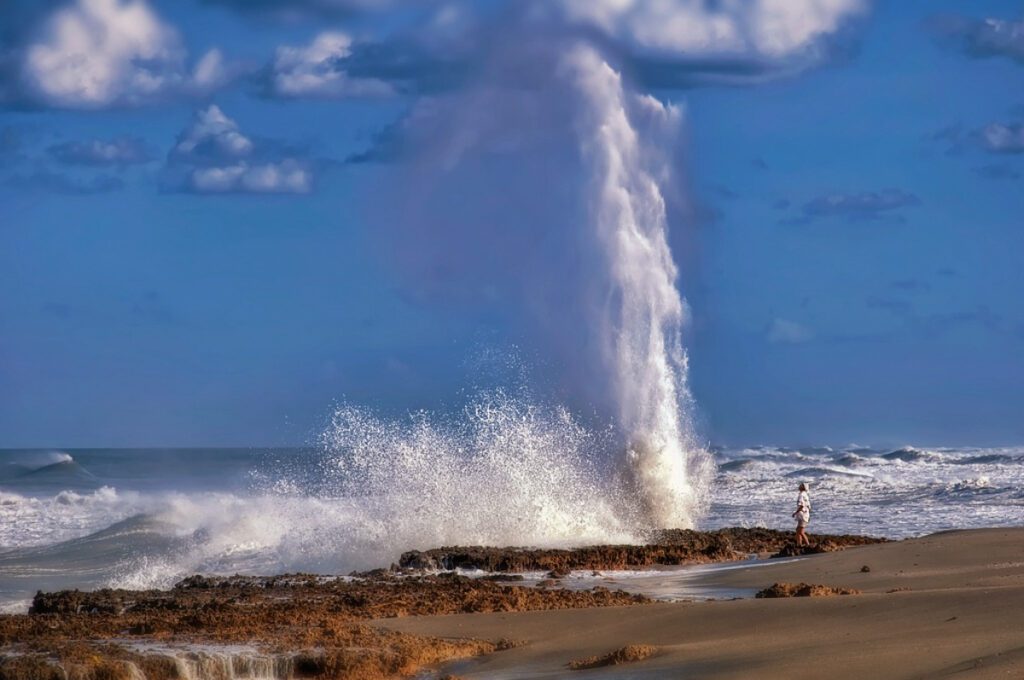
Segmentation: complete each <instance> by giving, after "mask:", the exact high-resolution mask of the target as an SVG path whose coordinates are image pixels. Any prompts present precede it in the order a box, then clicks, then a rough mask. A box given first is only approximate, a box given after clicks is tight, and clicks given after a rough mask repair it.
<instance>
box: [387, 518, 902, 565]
mask: <svg viewBox="0 0 1024 680" xmlns="http://www.w3.org/2000/svg"><path fill="white" fill-rule="evenodd" d="M647 538H648V540H649V541H650V543H648V544H647V545H598V546H588V547H583V548H572V549H536V548H490V547H483V546H469V547H462V546H456V547H445V548H435V549H433V550H426V551H418V550H412V551H409V552H406V553H403V554H402V557H401V559H400V560H399V567H400V568H403V569H447V570H451V569H479V570H483V571H490V572H523V571H545V572H550V573H554V574H566V573H568V572H569V571H573V570H581V569H585V570H588V571H592V570H610V569H635V568H643V567H649V566H654V565H681V564H705V563H709V562H727V561H731V560H739V559H744V558H746V557H747V556H749V555H751V554H763V553H773V554H772V557H795V556H800V555H811V554H815V553H823V552H831V551H834V550H841V549H843V548H847V547H851V546H858V545H867V544H870V543H881V542H883V541H884V539H879V538H871V537H869V536H851V535H836V536H824V535H822V536H819V537H817V538H818V543H816V544H815V545H813V546H806V547H802V548H800V547H797V546H796V545H795V544H794V543H793V542H792V541H793V533H792V532H788V531H776V530H773V529H760V528H753V529H743V528H731V529H719V530H717V531H694V530H690V529H671V530H662V531H657V532H652V533H651V534H650V535H649V536H648V537H647ZM420 565H433V566H429V567H423V566H420Z"/></svg>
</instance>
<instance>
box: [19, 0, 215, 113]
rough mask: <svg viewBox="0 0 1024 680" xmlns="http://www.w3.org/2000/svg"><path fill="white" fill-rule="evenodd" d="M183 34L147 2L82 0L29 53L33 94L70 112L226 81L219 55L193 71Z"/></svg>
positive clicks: (56, 17)
mask: <svg viewBox="0 0 1024 680" xmlns="http://www.w3.org/2000/svg"><path fill="white" fill-rule="evenodd" d="M187 57H188V54H187V51H186V50H185V48H184V46H183V44H182V41H181V37H180V36H179V34H178V31H177V30H176V29H175V28H174V27H173V26H171V25H170V24H168V23H166V22H164V21H163V20H162V19H161V18H160V16H159V15H158V14H157V13H156V12H155V11H154V10H153V8H152V7H150V5H149V4H148V3H147V2H146V1H145V0H75V1H74V2H73V3H72V4H70V5H68V6H66V7H63V8H61V9H58V10H56V11H54V12H53V13H52V14H51V15H50V17H49V18H48V19H47V20H46V22H45V23H44V26H43V30H42V32H41V34H40V38H39V39H38V40H37V41H36V42H33V43H31V44H29V45H28V46H27V47H26V48H25V51H24V55H23V59H22V64H21V75H22V79H23V81H24V83H25V85H26V86H27V88H28V90H29V93H30V95H31V96H32V97H33V98H35V99H37V100H39V101H41V102H42V103H45V104H49V105H52V106H57V107H63V108H81V109H98V108H104V107H108V106H112V105H138V104H142V103H146V102H149V101H153V100H156V99H160V98H163V97H167V96H169V95H172V94H182V93H192V92H197V91H198V92H206V91H209V90H210V89H212V88H213V87H216V86H219V85H221V84H223V82H224V81H225V80H226V73H227V71H226V69H225V67H224V65H223V58H222V56H221V55H220V52H219V51H217V50H211V51H210V52H208V53H207V54H206V55H205V56H204V57H203V58H202V59H201V60H200V61H199V63H198V65H197V66H196V69H195V71H194V72H193V73H189V72H188V70H187Z"/></svg>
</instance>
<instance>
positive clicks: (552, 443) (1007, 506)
mask: <svg viewBox="0 0 1024 680" xmlns="http://www.w3.org/2000/svg"><path fill="white" fill-rule="evenodd" d="M518 416H523V414H518ZM524 417H525V416H524ZM556 420H557V418H556ZM516 422H517V423H518V424H519V427H520V428H521V430H520V431H519V434H518V435H516V436H513V435H511V434H508V431H509V427H510V426H509V425H507V424H505V425H502V427H501V428H500V429H501V431H502V432H505V433H506V434H505V435H504V437H502V438H498V440H495V439H494V437H497V435H494V437H492V438H491V439H488V438H487V437H485V436H484V435H483V434H481V433H480V432H475V435H474V437H475V438H473V437H470V438H468V439H456V440H454V441H453V440H451V439H444V437H452V436H454V435H452V434H451V433H446V434H444V435H443V436H442V433H441V432H433V433H421V436H422V437H424V438H425V439H424V441H421V442H419V444H418V445H414V444H413V443H412V442H411V440H410V439H409V432H407V431H404V430H403V431H402V432H401V433H392V434H394V435H395V436H394V437H392V438H390V439H388V438H384V439H378V440H374V441H376V442H378V443H379V444H380V445H381V446H393V447H399V448H402V447H404V451H403V452H397V451H392V454H393V455H383V456H381V458H382V459H384V460H388V461H391V462H390V463H389V464H388V465H385V466H384V467H381V468H379V469H378V470H377V473H378V474H379V478H377V479H375V480H366V479H363V480H362V481H363V482H366V483H367V486H366V487H365V488H363V492H362V493H361V491H360V489H361V487H360V486H359V484H354V483H343V482H344V480H342V479H340V477H343V476H344V475H348V474H352V470H353V467H352V464H351V460H348V459H347V458H346V454H345V452H344V451H336V450H331V449H328V448H324V447H323V446H320V447H316V448H294V449H66V450H0V606H2V607H3V608H4V609H3V611H24V609H25V608H26V606H27V602H28V600H29V598H31V595H32V593H33V592H34V591H36V590H37V589H55V588H95V587H102V586H112V587H129V588H147V587H168V586H170V585H172V584H173V583H174V582H176V581H177V580H178V579H180V578H182V577H183V576H186V575H188V574H192V573H196V572H202V573H214V574H234V573H252V574H273V573H283V572H295V571H304V572H317V573H323V574H339V573H347V572H348V571H350V570H353V569H366V568H372V567H378V566H387V565H388V564H390V563H391V562H393V561H395V560H397V558H398V557H399V555H400V554H401V553H402V552H403V551H405V550H411V549H426V548H431V547H436V546H437V545H440V544H442V543H443V544H453V543H462V544H469V543H474V544H476V543H492V544H494V543H500V544H505V545H509V544H512V545H537V546H555V545H579V544H584V543H599V542H623V541H639V540H642V535H640V532H638V531H636V530H635V529H636V528H635V527H630V526H626V525H624V524H622V523H621V522H620V521H618V520H616V519H615V517H614V516H613V515H614V509H613V507H612V503H611V502H610V501H609V499H608V498H607V497H606V495H602V493H601V491H600V489H601V484H602V483H601V475H602V471H601V470H600V469H597V468H590V467H588V466H587V465H586V464H585V458H584V457H583V454H584V453H585V452H586V448H587V447H588V446H592V445H596V444H597V443H599V442H596V441H595V440H594V439H593V436H592V435H591V434H588V433H587V432H585V431H583V430H579V429H577V428H576V427H575V426H571V425H569V424H566V423H564V422H563V423H562V424H561V425H559V424H558V423H557V422H554V423H553V422H547V421H545V420H543V419H540V420H538V421H536V422H533V423H530V422H529V419H528V418H526V420H525V421H524V420H517V421H516ZM558 427H561V428H562V430H560V431H559V430H558ZM545 428H546V430H545ZM552 428H553V429H555V430H556V432H552V431H551V430H552ZM538 431H547V432H548V434H547V435H546V437H547V438H546V439H544V440H543V441H542V445H540V446H537V447H535V449H534V450H533V452H532V453H531V452H530V451H526V452H525V453H524V451H523V448H522V446H523V442H525V441H527V440H530V438H531V437H534V436H535V435H536V434H537V432H538ZM378 434H380V433H379V432H378ZM399 434H401V435H402V436H401V437H399V436H398V435H399ZM453 446H455V447H457V446H462V447H464V448H463V449H462V450H461V454H463V455H464V456H466V457H465V458H459V454H460V452H459V451H452V450H450V449H448V448H445V447H453ZM473 446H475V447H476V449H475V450H472V451H470V450H467V448H466V447H470V448H471V447H473ZM559 447H560V448H559ZM556 449H559V450H560V451H561V452H562V453H563V455H562V456H561V458H560V459H558V460H554V461H552V460H548V458H550V457H551V456H550V453H551V451H553V450H556ZM439 450H440V451H442V452H443V455H445V456H453V457H454V458H455V459H458V460H461V461H462V462H460V463H458V464H455V463H453V464H452V469H449V470H435V471H434V472H433V473H431V474H433V476H432V477H430V475H426V469H427V468H429V467H431V466H434V465H435V463H436V457H437V456H438V455H441V454H438V453H437V451H439ZM712 451H713V455H714V458H715V462H716V464H717V472H716V474H715V477H714V481H713V482H712V484H711V488H710V492H711V493H710V496H709V498H710V504H709V505H708V506H707V508H706V510H705V513H704V514H703V516H701V518H700V519H699V521H698V528H701V529H714V528H718V527H726V526H767V527H772V528H781V529H787V528H789V527H790V525H791V524H792V521H791V518H790V513H791V512H792V510H793V508H794V507H795V498H796V487H797V485H798V484H799V483H800V482H807V483H809V484H810V491H811V502H812V508H813V510H812V515H811V525H810V530H811V532H810V533H811V534H812V535H813V534H814V533H815V532H821V533H854V534H871V535H876V536H884V537H889V538H903V537H909V536H917V535H922V534H927V533H931V532H934V531H939V530H943V529H951V528H970V527H986V526H1009V525H1014V524H1019V523H1020V521H1021V516H1022V510H1024V448H1013V447H1009V448H966V447H961V448H946V447H929V448H925V447H911V446H907V447H903V448H898V449H884V448H869V447H861V446H848V447H836V448H828V447H822V448H784V447H772V446H759V447H750V448H717V449H712ZM431 452H433V453H431ZM574 452H575V453H574ZM431 456H434V458H431ZM577 457H580V458H582V459H583V462H581V460H577ZM481 459H482V460H481ZM395 461H400V462H395ZM416 461H418V463H417V462H416ZM417 465H419V466H420V467H417ZM417 474H424V475H426V476H427V477H428V479H426V481H423V480H421V481H420V482H419V483H413V482H412V481H410V480H409V479H406V480H402V479H400V477H401V476H402V475H406V476H409V477H415V476H416V475H417ZM588 475H592V477H588ZM389 476H390V477H389ZM389 479H394V480H395V483H394V489H393V490H392V491H389V490H388V487H387V483H388V480H389ZM488 485H491V487H490V488H489V487H488ZM517 485H518V486H520V487H522V489H524V490H525V491H523V492H521V493H520V492H517V491H516V487H517ZM475 508H476V510H475Z"/></svg>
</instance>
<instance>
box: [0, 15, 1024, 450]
mask: <svg viewBox="0 0 1024 680" xmlns="http://www.w3.org/2000/svg"><path fill="white" fill-rule="evenodd" d="M787 8H788V9H787ZM569 40H574V41H587V42H588V43H592V44H594V45H598V46H600V49H601V50H603V53H605V54H607V55H610V56H609V63H611V64H612V65H613V66H614V67H615V68H616V69H617V70H618V71H619V72H621V73H622V76H623V78H624V79H626V80H627V82H629V83H630V85H631V87H633V88H634V89H635V91H636V92H638V93H644V94H649V95H651V96H653V97H656V98H657V99H658V100H660V101H661V102H663V103H665V104H672V105H674V106H676V107H678V109H679V111H681V112H682V113H683V117H684V126H683V134H682V135H681V137H680V138H679V139H678V141H677V144H678V148H677V149H673V150H672V151H673V154H674V157H676V158H677V159H678V161H677V162H678V164H679V168H680V170H681V172H679V173H678V175H677V176H676V179H675V180H674V182H675V184H674V185H673V187H672V189H673V190H674V192H677V193H678V197H679V198H678V200H677V201H676V205H677V207H678V209H675V210H670V217H671V224H670V229H671V231H670V245H671V247H672V252H673V256H674V258H675V261H676V263H677V264H678V267H679V278H678V281H677V285H678V287H679V289H680V291H681V292H682V294H683V295H684V296H685V298H686V300H687V302H688V304H689V308H690V317H689V319H688V320H687V323H686V326H685V328H684V337H685V344H686V347H687V350H688V353H689V367H690V383H691V389H692V392H693V396H694V400H695V403H696V419H697V423H698V427H699V431H700V434H701V436H702V437H704V438H705V439H706V440H707V441H710V442H712V443H720V444H727V445H748V444H776V445H803V444H831V445H837V444H849V443H854V442H855V443H860V444H864V445H878V446H888V445H893V446H896V445H902V444H907V443H912V444H919V445H931V446H938V445H950V446H956V445H978V446H990V445H991V446H995V445H1015V444H1017V445H1019V444H1024V418H1022V417H1021V416H1022V414H1024V388H1022V387H1021V386H1022V385H1024V358H1022V357H1024V305H1022V304H1021V302H1020V300H1021V299H1022V295H1024V274H1022V273H1021V272H1022V268H1021V264H1022V261H1021V253H1022V252H1024V229H1022V227H1024V224H1022V218H1024V94H1022V92H1024V90H1022V85H1024V7H1022V5H1021V3H1020V2H1007V1H996V0H977V1H972V2H951V1H946V0H900V1H899V2H896V1H895V0H888V1H878V2H874V3H869V2H866V0H863V1H862V0H793V1H792V2H789V3H783V4H782V5H779V3H778V2H773V0H748V1H746V2H742V1H737V2H725V3H723V2H717V3H715V2H700V1H698V0H676V1H675V2H668V3H664V2H661V3H657V2H654V1H653V0H634V1H633V2H631V3H621V2H613V1H612V0H593V1H592V2H588V3H584V2H581V0H546V1H544V2H541V1H539V0H538V2H527V1H525V0H523V1H520V2H503V1H502V0H479V1H477V2H470V1H468V0H462V1H458V2H442V1H439V0H438V1H434V0H423V1H421V2H411V1H409V0H295V1H293V2H284V1H278V0H260V1H259V2H242V1H241V0H178V1H176V2H161V1H160V0H60V1H55V0H45V1H42V2H40V1H38V0H33V1H30V0H13V1H11V2H5V3H4V4H3V5H2V6H0V239H2V240H0V446H4V447H84V446H259V445H271V446H278V445H293V444H304V443H307V442H309V441H311V440H312V439H314V438H315V436H316V433H317V432H318V431H319V429H320V428H322V426H323V424H324V421H325V418H326V417H327V416H328V415H329V414H330V411H331V408H332V405H334V404H336V403H338V402H340V401H346V402H350V403H356V404H361V405H366V406H367V407H369V408H373V409H376V410H380V411H383V412H386V413H392V414H401V413H405V412H408V411H413V410H418V409H429V410H441V411H444V410H452V409H457V408H458V407H459V406H460V404H462V403H463V402H464V401H465V399H466V395H467V394H468V393H471V392H472V390H474V389H475V388H477V387H479V386H480V385H484V384H489V383H491V382H501V381H502V380H505V379H506V378H508V376H509V375H512V374H516V375H518V374H520V373H522V372H523V371H525V373H526V374H527V375H530V376H532V377H531V378H530V380H534V379H535V377H536V376H537V375H544V374H559V375H561V374H562V371H561V369H560V362H562V361H563V359H564V357H565V356H567V354H566V351H565V349H564V348H562V350H561V351H559V352H556V351H554V350H553V349H552V348H553V346H554V344H555V341H554V340H553V341H552V342H550V343H549V342H547V341H546V340H545V336H544V335H543V334H541V333H539V332H536V329H537V328H539V327H540V326H541V325H542V324H540V323H536V322H532V321H528V318H529V315H530V310H531V308H532V307H533V305H532V304H531V301H533V300H536V299H538V298H543V297H545V296H549V295H550V296H553V299H560V298H558V295H559V291H557V290H552V289H548V288H542V287H540V286H536V285H533V286H531V285H530V280H528V279H532V280H533V281H540V280H545V281H546V280H548V278H549V277H539V276H534V274H535V273H536V271H537V270H536V269H532V268H535V267H539V266H545V267H548V268H551V267H554V268H556V269H557V268H558V267H559V264H558V263H559V262H560V261H561V260H559V259H558V258H560V257H561V258H562V260H564V261H565V262H571V260H572V257H573V253H566V252H561V251H559V250H558V248H559V247H561V246H564V244H562V243H561V241H560V240H559V237H558V230H559V228H560V221H561V217H564V215H565V213H564V212H561V210H562V208H561V206H562V204H563V202H564V201H566V200H568V198H567V197H569V196H571V195H572V193H573V191H575V190H576V189H577V188H578V186H579V185H580V183H581V181H582V180H581V178H580V177H579V169H578V166H577V164H575V163H574V162H573V161H572V159H571V158H570V157H571V156H572V152H571V150H569V149H567V148H566V147H565V145H564V144H563V143H562V142H561V139H560V131H561V130H562V128H559V127H557V126H554V125H550V126H549V125H548V123H547V122H546V121H547V120H548V119H547V118H545V117H544V116H547V115H549V114H548V113H537V111H538V108H537V101H538V99H539V98H545V100H544V101H545V106H544V107H541V108H540V110H541V111H545V112H546V111H548V110H549V109H550V110H552V111H557V109H558V102H559V101H560V99H559V97H561V94H560V93H559V92H558V91H557V88H556V89H554V90H549V89H545V88H550V87H551V83H550V82H549V81H548V80H545V79H546V78H547V74H548V73H549V72H556V71H557V70H558V65H557V64H556V63H553V62H551V61H550V54H549V52H548V51H547V46H548V45H550V44H553V43H558V42H559V41H569ZM510 55H511V56H510ZM467 101H474V102H476V104H477V106H476V109H477V110H484V111H487V115H486V116H483V117H480V116H477V117H476V118H472V117H466V116H462V115H460V108H459V107H460V106H463V105H464V104H465V103H466V102H467ZM481 101H482V102H484V104H483V105H479V102H481ZM551 102H554V103H553V104H552V103H551ZM488 107H489V108H488ZM550 115H557V114H550ZM523 121H528V123H527V124H524V123H523ZM530 121H539V122H537V124H536V125H533V124H532V122H530ZM453 140H454V141H453ZM466 140H469V141H466ZM456 142H457V144H456ZM459 144H462V145H463V146H465V147H466V148H473V149H476V150H480V149H484V150H485V152H482V151H478V152H477V153H476V155H475V156H472V155H471V156H470V160H469V161H467V160H465V159H466V158H467V155H466V153H465V151H464V149H463V148H462V147H459V146H458V145H459ZM456 147H457V148H456ZM460 154H461V155H460ZM453 159H454V160H453ZM528 177H529V178H530V179H532V181H527V178H528ZM538 186H540V187H541V189H542V190H541V191H539V192H538V191H537V187H538ZM410 212H415V213H416V214H415V215H414V216H413V217H410V216H409V213H410ZM424 215H427V216H428V217H429V219H427V218H425V217H424ZM485 223H486V224H485ZM560 244H561V246H560ZM542 250H543V251H544V254H543V256H541V255H539V254H538V253H540V251H542ZM568 304H571V300H570V301H569V303H568ZM524 328H532V329H533V330H530V331H525V330H524ZM574 341H575V339H574V338H570V339H569V341H568V343H569V344H570V345H571V343H572V342H574ZM580 341H581V342H582V341H584V340H580ZM558 342H561V343H562V344H566V339H565V338H564V337H560V338H558ZM495 355H498V356H502V357H505V356H508V355H513V356H514V357H515V359H514V361H512V362H508V361H505V362H504V363H502V362H498V364H500V365H499V366H498V367H495V362H494V361H493V357H494V356H495ZM509 363H512V364H514V365H515V366H516V367H517V368H516V369H515V370H509V369H508V365H509ZM524 366H525V367H526V368H525V369H523V370H520V369H522V367H524ZM552 366H554V368H553V369H552ZM568 373H569V372H565V374H566V375H568ZM566 379H568V378H566ZM583 379H585V378H583ZM574 380H580V378H579V377H578V376H576V377H575V378H574ZM537 385H538V390H541V391H544V390H549V391H551V392H552V394H553V395H554V397H555V398H562V397H563V396H565V394H564V390H561V391H560V389H561V388H560V385H559V382H558V381H557V380H552V381H551V382H550V383H547V382H544V381H543V380H540V381H537ZM561 387H564V385H562V386H561ZM582 393H584V392H583V391H579V392H578V393H574V394H573V395H570V396H569V397H567V400H568V402H569V404H570V405H571V406H572V407H573V408H576V409H577V410H580V411H583V412H585V411H586V409H587V404H586V402H585V399H584V398H583V397H581V396H579V395H580V394H582Z"/></svg>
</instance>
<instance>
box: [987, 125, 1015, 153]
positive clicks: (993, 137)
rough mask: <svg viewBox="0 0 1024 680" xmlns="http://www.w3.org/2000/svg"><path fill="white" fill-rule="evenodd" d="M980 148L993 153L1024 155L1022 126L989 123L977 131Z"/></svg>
mask: <svg viewBox="0 0 1024 680" xmlns="http://www.w3.org/2000/svg"><path fill="white" fill-rule="evenodd" d="M979 136H980V139H981V144H982V146H983V147H984V148H985V149H986V150H988V151H992V152H993V153H1024V125H1022V124H1020V123H1009V124H1003V123H989V124H988V125H986V126H985V127H983V128H982V129H981V130H980V131H979Z"/></svg>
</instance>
